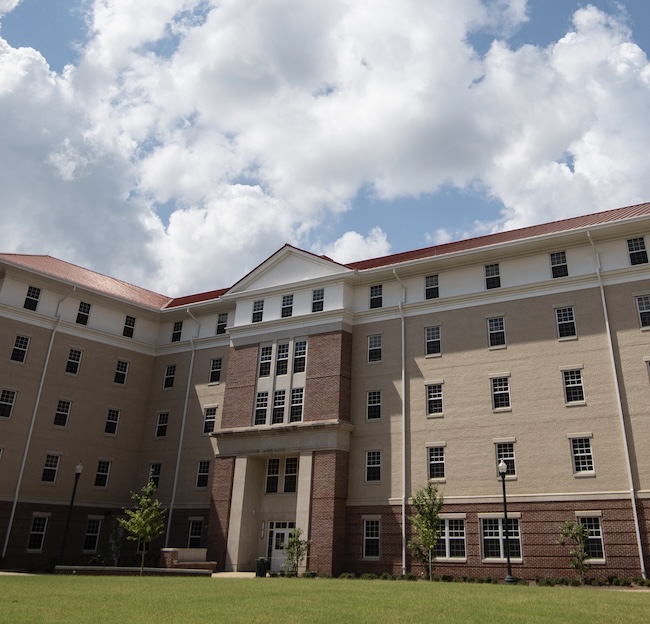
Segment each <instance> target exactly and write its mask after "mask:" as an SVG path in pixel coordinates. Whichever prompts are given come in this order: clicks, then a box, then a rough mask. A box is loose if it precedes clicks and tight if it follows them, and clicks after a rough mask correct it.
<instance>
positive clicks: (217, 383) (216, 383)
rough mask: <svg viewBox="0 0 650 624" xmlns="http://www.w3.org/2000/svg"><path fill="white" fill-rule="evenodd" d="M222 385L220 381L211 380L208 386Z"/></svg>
mask: <svg viewBox="0 0 650 624" xmlns="http://www.w3.org/2000/svg"><path fill="white" fill-rule="evenodd" d="M219 385H221V382H220V381H209V382H208V386H219Z"/></svg>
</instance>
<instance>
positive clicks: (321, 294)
mask: <svg viewBox="0 0 650 624" xmlns="http://www.w3.org/2000/svg"><path fill="white" fill-rule="evenodd" d="M324 303H325V289H324V288H315V289H314V290H312V291H311V311H312V312H322V311H323V304H324Z"/></svg>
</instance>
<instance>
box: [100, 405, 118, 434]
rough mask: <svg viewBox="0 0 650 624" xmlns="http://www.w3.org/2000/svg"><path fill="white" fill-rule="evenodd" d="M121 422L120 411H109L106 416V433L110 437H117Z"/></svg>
mask: <svg viewBox="0 0 650 624" xmlns="http://www.w3.org/2000/svg"><path fill="white" fill-rule="evenodd" d="M119 421H120V410H116V409H109V410H108V415H107V416H106V425H105V427H104V433H108V434H109V435H117V425H118V423H119Z"/></svg>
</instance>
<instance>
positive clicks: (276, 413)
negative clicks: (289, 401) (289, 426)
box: [271, 390, 287, 425]
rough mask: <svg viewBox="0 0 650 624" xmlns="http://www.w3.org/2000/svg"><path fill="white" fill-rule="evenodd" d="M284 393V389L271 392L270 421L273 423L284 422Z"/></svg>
mask: <svg viewBox="0 0 650 624" xmlns="http://www.w3.org/2000/svg"><path fill="white" fill-rule="evenodd" d="M286 394H287V393H286V390H276V391H275V392H274V393H273V414H272V416H271V423H272V424H274V425H278V424H280V423H283V422H284V400H285V397H286Z"/></svg>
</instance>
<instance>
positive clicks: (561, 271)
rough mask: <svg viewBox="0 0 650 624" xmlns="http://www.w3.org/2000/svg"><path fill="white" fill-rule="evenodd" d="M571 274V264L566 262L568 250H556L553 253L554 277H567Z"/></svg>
mask: <svg viewBox="0 0 650 624" xmlns="http://www.w3.org/2000/svg"><path fill="white" fill-rule="evenodd" d="M568 274H569V265H568V264H567V262H566V252H564V251H556V252H555V253H552V254H551V275H552V276H553V279H556V278H558V277H566V276H567V275H568Z"/></svg>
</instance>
